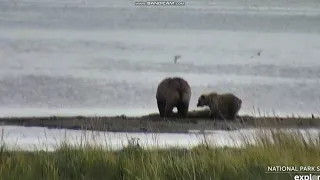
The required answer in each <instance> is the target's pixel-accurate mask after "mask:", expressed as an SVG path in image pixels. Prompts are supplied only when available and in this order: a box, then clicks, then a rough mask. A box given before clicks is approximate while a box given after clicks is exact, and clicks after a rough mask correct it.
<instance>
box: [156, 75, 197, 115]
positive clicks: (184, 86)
mask: <svg viewBox="0 0 320 180" xmlns="http://www.w3.org/2000/svg"><path fill="white" fill-rule="evenodd" d="M190 98H191V88H190V86H189V84H188V82H187V81H186V80H184V79H182V78H181V77H168V78H165V79H163V80H162V81H161V82H160V84H159V85H158V88H157V94H156V99H157V104H158V109H159V114H160V117H170V116H171V114H172V110H173V108H174V107H176V108H177V110H178V116H179V117H181V118H186V117H187V114H188V109H189V102H190Z"/></svg>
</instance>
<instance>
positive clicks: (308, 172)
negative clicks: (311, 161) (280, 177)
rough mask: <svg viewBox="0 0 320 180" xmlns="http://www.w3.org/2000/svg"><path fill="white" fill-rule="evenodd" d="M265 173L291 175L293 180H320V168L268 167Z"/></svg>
mask: <svg viewBox="0 0 320 180" xmlns="http://www.w3.org/2000/svg"><path fill="white" fill-rule="evenodd" d="M266 173H283V174H293V175H291V177H293V179H294V180H320V166H268V167H267V171H266Z"/></svg>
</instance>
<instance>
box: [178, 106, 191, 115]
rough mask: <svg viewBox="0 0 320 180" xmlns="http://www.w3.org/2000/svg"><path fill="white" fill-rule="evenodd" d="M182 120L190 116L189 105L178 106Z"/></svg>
mask: <svg viewBox="0 0 320 180" xmlns="http://www.w3.org/2000/svg"><path fill="white" fill-rule="evenodd" d="M177 109H178V114H179V117H180V118H186V117H187V115H188V110H189V105H188V104H187V103H180V104H178V106H177Z"/></svg>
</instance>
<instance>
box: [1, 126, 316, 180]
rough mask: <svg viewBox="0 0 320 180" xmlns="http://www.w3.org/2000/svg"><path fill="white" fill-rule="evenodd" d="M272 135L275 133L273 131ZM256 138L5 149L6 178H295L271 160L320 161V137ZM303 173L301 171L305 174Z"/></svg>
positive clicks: (299, 163)
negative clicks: (159, 145) (238, 144)
mask: <svg viewBox="0 0 320 180" xmlns="http://www.w3.org/2000/svg"><path fill="white" fill-rule="evenodd" d="M269 137H270V136H269ZM256 142H257V143H256V144H254V145H252V144H251V145H250V144H249V143H248V144H246V145H245V146H244V147H243V148H242V149H239V148H227V147H224V148H218V147H214V146H210V145H209V144H207V143H206V142H204V143H203V144H202V145H199V146H197V147H194V148H192V149H188V150H187V149H179V148H171V149H142V148H140V147H138V146H137V145H136V144H133V145H130V146H127V147H125V148H124V149H122V150H118V151H111V150H106V149H103V148H101V147H90V146H81V145H79V146H77V147H71V146H68V145H67V144H66V143H63V144H61V145H60V147H59V149H58V150H56V151H54V152H47V151H37V152H22V151H8V150H6V148H5V145H3V146H2V148H1V151H0V178H1V179H5V180H9V179H12V180H17V179H19V180H20V179H24V180H36V179H52V180H55V179H59V180H60V179H63V180H64V179H65V180H67V179H74V180H80V179H98V180H99V179H110V180H113V179H130V180H131V179H132V180H133V179H137V180H138V179H142V180H148V179H149V180H170V179H208V180H209V179H223V180H228V179H243V180H247V179H252V180H256V179H279V180H282V179H293V176H294V175H296V173H294V172H293V173H288V174H280V173H272V174H270V173H265V172H266V171H267V166H271V165H275V166H276V165H277V166H280V165H287V166H293V165H297V166H303V165H306V166H320V164H319V162H320V138H319V137H317V138H315V139H311V138H309V139H304V138H303V136H302V134H300V133H294V134H287V133H283V132H275V131H274V132H272V133H271V138H267V136H266V134H265V133H262V134H261V135H259V136H257V137H256ZM300 175H301V174H300Z"/></svg>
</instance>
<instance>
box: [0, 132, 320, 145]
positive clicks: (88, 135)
mask: <svg viewBox="0 0 320 180" xmlns="http://www.w3.org/2000/svg"><path fill="white" fill-rule="evenodd" d="M0 130H1V131H0V132H1V133H0V134H1V143H4V144H5V145H6V147H7V148H9V149H11V150H13V149H16V150H17V149H18V150H26V151H33V150H48V151H53V150H55V149H57V148H58V147H59V145H61V143H67V144H69V145H76V146H78V147H79V145H80V144H82V145H85V144H90V145H93V146H99V147H105V148H108V149H120V148H123V147H124V146H126V145H128V143H129V141H131V140H132V139H134V140H138V143H139V144H140V145H141V146H143V147H147V148H168V147H184V148H190V147H194V146H196V145H198V144H201V143H203V142H204V141H206V142H207V143H208V144H209V145H213V146H217V147H221V146H228V147H241V146H243V145H246V144H248V143H251V144H252V143H255V138H256V137H258V136H259V135H261V133H263V132H264V133H266V135H268V134H267V133H270V131H268V130H265V131H262V130H261V129H242V130H235V131H222V130H213V131H205V133H203V132H200V133H199V132H198V133H197V131H196V130H190V133H188V134H175V133H157V134H156V133H155V134H153V133H111V132H97V131H81V130H57V129H47V128H39V127H21V126H0ZM283 131H287V132H293V133H301V134H302V135H303V136H304V138H306V140H309V139H310V138H311V139H318V138H319V132H320V130H319V129H283Z"/></svg>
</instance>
